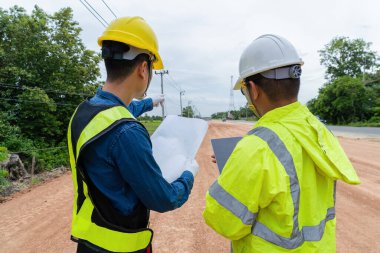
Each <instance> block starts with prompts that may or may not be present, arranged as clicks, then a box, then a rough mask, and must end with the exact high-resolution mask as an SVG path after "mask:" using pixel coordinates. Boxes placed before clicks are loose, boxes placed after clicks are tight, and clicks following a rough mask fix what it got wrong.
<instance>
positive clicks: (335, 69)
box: [319, 37, 378, 81]
mask: <svg viewBox="0 0 380 253" xmlns="http://www.w3.org/2000/svg"><path fill="white" fill-rule="evenodd" d="M370 46H371V43H368V42H365V41H364V40H363V39H349V38H348V37H336V38H334V39H332V40H331V41H330V42H329V43H328V44H327V45H325V47H324V48H323V49H322V50H320V51H319V55H320V57H321V59H320V62H321V64H322V65H324V66H325V67H326V68H327V69H326V78H327V79H328V80H330V81H334V80H336V79H337V78H339V77H343V76H351V77H360V76H362V75H363V73H364V72H365V70H372V68H375V69H376V68H377V67H378V65H377V54H376V52H375V51H372V50H371V49H370Z"/></svg>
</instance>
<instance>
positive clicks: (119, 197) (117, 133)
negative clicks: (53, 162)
mask: <svg viewBox="0 0 380 253" xmlns="http://www.w3.org/2000/svg"><path fill="white" fill-rule="evenodd" d="M90 103H94V104H106V105H122V106H126V105H125V104H124V103H123V102H122V101H121V100H120V99H119V98H118V97H117V96H115V95H113V94H112V93H109V92H106V91H103V90H101V89H100V88H99V89H98V91H97V93H96V95H95V96H94V97H93V98H91V99H90ZM127 108H128V110H129V111H130V112H131V113H132V114H133V115H134V116H135V117H138V116H139V115H141V114H143V113H144V112H146V111H149V110H152V108H153V103H152V99H144V100H141V101H133V102H131V104H130V105H129V106H128V107H127ZM83 159H84V160H83V164H84V166H85V168H86V170H87V173H88V175H89V177H90V179H91V180H92V182H93V183H94V184H95V186H96V187H97V188H98V189H99V190H100V191H101V192H102V193H103V194H104V195H105V196H106V197H107V198H108V199H109V200H110V201H111V203H112V205H113V206H114V207H115V208H116V209H117V210H119V211H120V212H121V213H122V214H124V215H129V214H131V213H132V212H133V210H134V208H135V207H136V205H137V203H138V201H141V202H142V203H143V204H144V205H145V207H146V208H147V209H150V210H154V211H158V212H165V211H169V210H173V209H176V208H178V207H180V206H182V205H183V204H184V203H185V202H186V200H187V199H188V197H189V194H190V192H191V189H192V187H193V182H194V178H193V175H192V173H191V172H189V171H185V172H184V173H183V174H182V175H181V177H179V178H178V179H177V180H176V181H174V182H172V183H171V184H170V183H168V182H167V181H166V180H165V179H164V178H163V177H162V173H161V170H160V167H159V166H158V164H157V163H156V161H155V160H154V157H153V154H152V143H151V141H150V137H149V134H148V132H147V131H146V130H145V129H144V128H143V127H142V126H141V125H140V124H139V123H137V122H133V121H132V122H124V123H121V124H120V125H118V126H116V127H115V128H114V129H112V130H111V131H110V132H109V133H107V134H105V135H104V136H102V137H101V138H99V139H98V140H96V141H94V142H93V143H91V144H90V145H89V146H88V147H87V148H86V155H85V156H84V157H83Z"/></svg>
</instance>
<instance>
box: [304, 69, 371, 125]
mask: <svg viewBox="0 0 380 253" xmlns="http://www.w3.org/2000/svg"><path fill="white" fill-rule="evenodd" d="M374 102H375V97H374V94H373V93H372V92H371V91H370V90H368V89H366V87H365V86H364V84H363V83H362V82H361V80H360V79H358V78H353V77H349V76H344V77H340V78H338V79H336V80H335V81H333V82H331V83H328V84H325V85H324V86H323V87H322V88H321V89H320V90H319V95H318V97H317V98H316V99H313V100H311V101H309V103H308V106H309V109H310V110H311V111H312V112H313V113H315V114H317V115H318V116H320V117H322V118H323V119H325V120H327V122H329V123H333V124H347V123H351V122H357V121H365V120H368V119H369V118H370V117H371V115H372V113H371V108H372V107H373V106H374Z"/></svg>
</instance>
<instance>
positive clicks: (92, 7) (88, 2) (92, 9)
mask: <svg viewBox="0 0 380 253" xmlns="http://www.w3.org/2000/svg"><path fill="white" fill-rule="evenodd" d="M83 1H85V2H86V4H88V6H90V8H91V9H92V10H93V11H94V12H95V13H96V14H98V16H99V17H100V18H101V19H102V20H103V21H104V23H106V24H107V25H108V22H107V21H106V20H105V19H104V18H103V17H102V15H100V14H99V12H97V11H96V10H95V8H94V7H92V5H91V4H90V3H89V2H87V0H83Z"/></svg>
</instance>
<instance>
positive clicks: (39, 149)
mask: <svg viewBox="0 0 380 253" xmlns="http://www.w3.org/2000/svg"><path fill="white" fill-rule="evenodd" d="M62 148H67V146H60V147H51V148H36V149H29V150H20V151H17V152H13V151H10V150H9V153H12V154H19V153H25V152H31V151H41V150H53V149H62Z"/></svg>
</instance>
